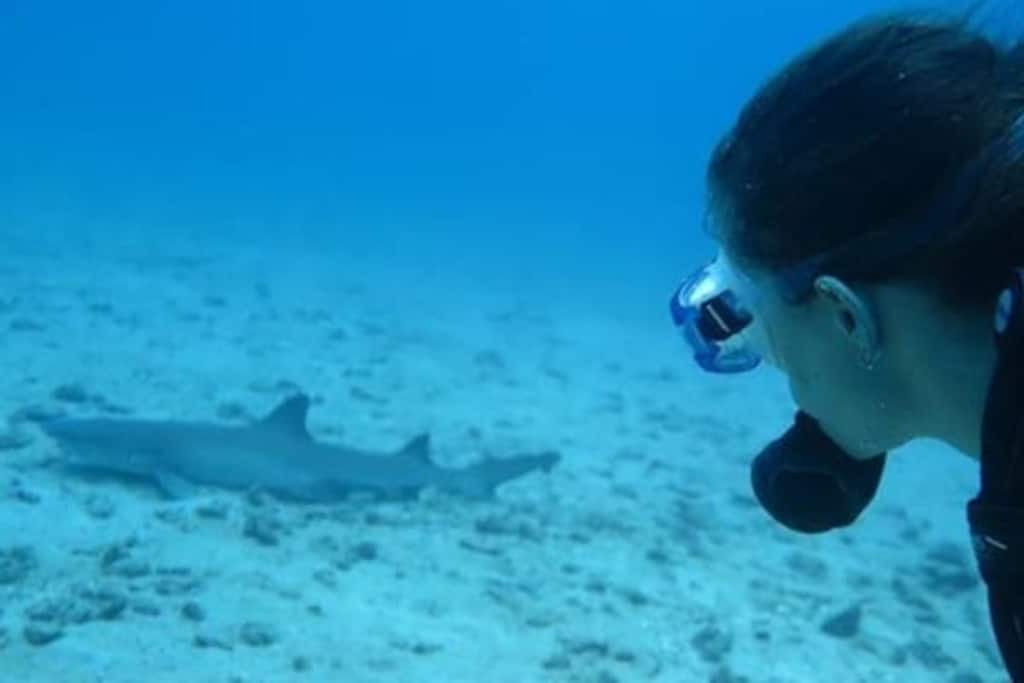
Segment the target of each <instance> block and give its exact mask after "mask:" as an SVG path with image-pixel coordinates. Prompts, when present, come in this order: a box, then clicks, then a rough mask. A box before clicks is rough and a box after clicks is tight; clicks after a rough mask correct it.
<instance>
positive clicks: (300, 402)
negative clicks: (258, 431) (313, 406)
mask: <svg viewBox="0 0 1024 683" xmlns="http://www.w3.org/2000/svg"><path fill="white" fill-rule="evenodd" d="M308 412H309V396H307V395H306V394H296V395H295V396H292V397H291V398H286V399H285V400H283V401H281V403H279V404H278V405H277V407H276V408H274V409H273V410H272V411H270V414H269V415H267V416H266V417H265V418H263V419H262V420H260V422H259V425H260V426H261V427H264V428H267V429H273V430H274V431H277V432H282V433H284V434H290V435H291V436H298V437H302V438H304V439H308V438H310V437H309V432H308V431H307V430H306V413H308Z"/></svg>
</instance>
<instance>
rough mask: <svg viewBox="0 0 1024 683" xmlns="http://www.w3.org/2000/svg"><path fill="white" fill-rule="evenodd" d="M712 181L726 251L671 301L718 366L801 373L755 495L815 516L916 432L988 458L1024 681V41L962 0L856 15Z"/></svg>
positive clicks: (859, 485)
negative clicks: (979, 19) (917, 10)
mask: <svg viewBox="0 0 1024 683" xmlns="http://www.w3.org/2000/svg"><path fill="white" fill-rule="evenodd" d="M707 185H708V195H709V197H708V210H707V220H706V224H707V226H706V227H707V229H708V231H709V232H710V234H711V235H712V237H713V238H714V239H715V241H716V242H717V244H718V248H719V249H718V254H717V257H716V258H715V259H714V260H713V261H712V262H711V263H710V264H709V265H707V266H706V267H704V268H702V269H700V270H699V271H698V272H697V273H694V274H693V275H692V276H690V277H689V278H687V279H686V280H685V281H684V282H683V283H682V285H681V286H680V287H679V289H678V291H676V292H675V294H674V295H673V296H672V298H671V304H670V309H671V315H672V318H673V321H674V322H675V324H676V326H677V327H678V328H679V329H680V331H681V332H682V334H683V336H684V337H685V339H686V340H687V342H688V343H689V345H690V348H691V350H692V353H693V355H694V358H695V360H696V361H697V363H698V364H699V365H700V366H701V367H702V368H704V369H705V370H707V371H710V372H718V373H734V372H743V371H746V370H750V369H753V368H754V367H757V366H758V365H760V364H762V363H764V364H767V365H770V366H773V367H775V368H777V369H778V370H780V371H781V372H782V373H784V374H785V376H786V377H787V379H788V381H789V386H790V390H791V393H792V396H793V398H794V401H795V403H796V409H795V419H794V422H793V425H792V427H790V428H789V430H788V431H786V433H785V434H783V435H782V436H781V437H779V438H778V439H777V440H776V441H774V442H773V443H771V444H769V445H768V446H767V447H766V448H765V449H764V450H763V451H762V452H761V453H759V454H758V455H757V456H756V457H755V458H754V460H753V464H752V467H751V480H752V485H753V490H754V492H755V494H756V496H757V498H758V500H759V502H760V503H761V505H762V506H763V507H764V508H765V509H766V510H767V512H768V513H769V514H770V515H771V516H772V517H773V518H774V519H775V520H777V521H778V522H779V523H781V524H783V525H785V526H787V527H789V528H791V529H794V530H797V531H800V532H804V533H821V532H826V531H828V530H830V529H835V528H838V527H843V526H847V525H849V524H852V523H853V522H854V521H855V520H856V519H857V517H858V516H859V515H860V513H861V512H862V511H863V510H864V508H865V507H866V506H867V505H868V503H869V502H870V501H871V499H872V497H873V496H874V495H875V492H876V489H877V487H878V484H879V481H880V479H881V477H882V472H883V469H884V467H885V461H886V457H887V454H888V453H889V452H890V451H892V450H893V449H895V448H898V447H899V446H901V445H903V444H906V443H907V442H909V441H911V440H913V439H917V438H934V439H938V440H941V441H943V442H945V443H947V444H950V445H951V446H953V447H954V448H956V449H958V450H959V451H961V452H962V453H964V454H966V455H968V456H970V457H973V458H975V459H977V460H979V462H980V485H979V489H978V492H977V495H976V496H975V497H974V498H973V499H971V500H970V501H968V502H967V505H966V514H967V520H968V522H969V526H970V530H971V536H972V539H971V540H972V542H973V547H974V552H975V556H976V559H977V563H978V569H979V573H980V575H981V577H982V579H983V580H984V582H985V586H986V591H987V596H988V607H989V613H990V616H991V624H992V628H993V631H994V633H995V637H996V641H997V642H998V645H999V648H1000V650H1001V654H1002V657H1003V660H1004V662H1005V664H1006V667H1007V670H1008V671H1009V673H1010V675H1011V676H1012V678H1013V680H1014V681H1019V682H1022V683H1024V41H1018V42H1016V43H1013V44H1003V43H999V42H997V41H995V40H993V39H991V38H989V37H986V36H985V35H984V34H983V33H982V32H981V31H980V30H977V29H976V28H975V27H972V25H971V20H970V18H969V17H963V16H955V17H942V16H937V15H933V14H929V15H926V16H922V15H917V14H909V13H906V14H889V15H884V16H875V17H869V18H867V19H864V20H861V21H859V22H857V23H855V24H853V25H850V26H848V27H846V28H844V29H842V30H841V31H839V32H838V33H836V34H834V35H832V36H830V37H828V38H827V39H826V40H824V41H823V42H821V43H820V44H818V45H816V46H813V47H812V48H810V49H809V50H807V51H806V52H804V53H803V54H801V55H799V56H798V57H796V58H795V59H794V60H793V61H792V62H790V63H789V64H788V65H787V66H785V68H784V69H783V70H782V71H781V72H780V73H778V74H777V75H775V76H774V77H773V78H771V79H769V80H767V81H766V82H765V83H764V84H763V85H761V87H760V88H759V89H758V91H757V92H756V93H755V94H754V96H753V97H752V99H751V100H750V101H749V102H748V103H747V104H746V105H745V106H744V107H743V109H742V111H741V112H740V114H739V116H738V118H737V119H736V121H735V123H734V124H733V125H732V127H731V129H730V130H729V131H728V132H727V134H726V135H725V136H724V137H723V139H722V140H720V141H719V143H718V144H717V146H716V147H715V149H714V151H713V153H712V156H711V159H710V161H709V164H708V169H707Z"/></svg>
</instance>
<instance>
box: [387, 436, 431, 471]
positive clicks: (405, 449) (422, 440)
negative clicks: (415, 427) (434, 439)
mask: <svg viewBox="0 0 1024 683" xmlns="http://www.w3.org/2000/svg"><path fill="white" fill-rule="evenodd" d="M395 457H397V458H412V459H413V460H418V461H420V462H425V463H427V464H430V465H433V464H434V461H433V460H431V459H430V434H427V433H423V434H419V435H418V436H414V437H413V438H411V439H409V441H408V443H406V444H405V445H404V446H402V447H401V448H399V449H398V450H397V451H396V452H395Z"/></svg>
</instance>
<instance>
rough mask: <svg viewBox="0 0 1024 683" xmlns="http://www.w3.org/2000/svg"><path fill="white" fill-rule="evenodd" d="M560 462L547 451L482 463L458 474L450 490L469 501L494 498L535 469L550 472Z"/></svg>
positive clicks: (555, 455)
mask: <svg viewBox="0 0 1024 683" xmlns="http://www.w3.org/2000/svg"><path fill="white" fill-rule="evenodd" d="M560 459H561V456H560V455H559V454H558V453H555V452H554V451H545V452H542V453H536V454H529V455H517V456H515V457H512V458H502V459H493V458H491V459H487V460H483V461H481V462H478V463H475V464H473V465H470V466H469V467H466V468H465V469H462V470H459V471H458V472H456V473H455V474H456V475H457V476H455V477H453V479H452V481H451V485H450V486H449V488H450V489H451V490H452V492H454V493H458V494H459V495H462V496H465V497H467V498H474V499H477V500H488V499H490V498H493V497H494V492H495V491H496V490H497V488H498V487H499V486H501V485H502V484H504V483H505V482H507V481H511V480H513V479H518V478H519V477H521V476H523V475H526V474H529V473H530V472H533V471H534V470H542V471H544V472H550V471H551V468H553V467H554V466H555V465H556V464H557V463H558V461H559V460H560Z"/></svg>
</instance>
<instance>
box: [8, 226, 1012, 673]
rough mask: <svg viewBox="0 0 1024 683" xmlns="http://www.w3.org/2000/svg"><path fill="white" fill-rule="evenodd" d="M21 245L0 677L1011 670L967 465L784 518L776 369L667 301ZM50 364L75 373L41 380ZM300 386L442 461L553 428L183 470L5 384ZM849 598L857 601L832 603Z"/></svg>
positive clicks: (201, 411) (377, 438)
mask: <svg viewBox="0 0 1024 683" xmlns="http://www.w3.org/2000/svg"><path fill="white" fill-rule="evenodd" d="M154 248H156V249H159V251H158V252H154V253H152V255H149V256H147V255H146V253H147V251H148V250H151V249H154ZM15 249H16V250H15V251H14V252H13V253H12V254H11V255H10V257H9V258H5V259H4V261H3V263H4V264H6V265H5V266H4V267H3V268H0V329H2V330H4V332H3V335H4V340H3V353H2V355H0V362H2V363H3V376H4V377H5V382H4V386H5V388H6V390H5V391H4V392H3V393H2V394H0V409H2V411H3V414H5V415H11V416H15V419H14V420H13V421H12V423H11V429H12V430H13V432H12V433H14V434H20V435H24V436H25V437H26V440H27V444H26V445H24V446H23V447H20V448H10V449H7V450H3V451H0V511H2V515H0V552H2V551H6V554H5V555H4V557H6V559H7V563H6V565H4V564H3V563H2V562H0V569H2V567H3V566H7V567H8V569H9V570H10V571H11V572H12V574H11V575H10V578H9V579H8V581H9V582H8V583H6V584H2V585H0V628H2V631H3V633H4V635H3V636H0V683H7V682H11V683H14V682H17V683H22V682H24V683H29V682H32V681H55V682H56V681H60V682H62V683H63V682H67V683H73V682H78V681H81V682H87V681H104V682H110V683H115V682H116V683H120V682H126V683H128V682H131V683H135V682H138V681H176V682H177V681H204V682H205V681H211V682H223V683H228V682H230V681H239V682H240V681H247V682H250V681H251V682H261V681H310V682H313V681H345V682H346V683H361V682H364V681H367V682H368V681H430V682H434V681H437V682H442V681H443V682H453V683H454V682H459V681H467V682H473V683H477V682H481V681H487V682H488V683H531V682H543V681H566V682H569V681H579V682H581V683H582V682H587V683H590V682H595V683H611V682H613V681H621V682H623V683H625V682H632V681H671V682H673V683H677V682H679V681H686V682H689V681H701V682H703V681H714V682H716V683H729V682H733V683H738V682H740V681H749V682H750V683H769V682H771V683H783V682H795V681H839V682H845V681H849V682H855V681H866V682H867V681H870V682H871V683H882V682H885V681H899V682H900V683H915V682H917V681H922V682H923V681H957V682H958V683H970V682H971V681H986V682H988V681H992V682H995V681H1002V680H1004V678H1005V677H1004V675H1003V674H1002V673H1001V669H1000V667H999V665H998V662H997V661H996V654H995V649H994V647H993V645H992V641H991V637H990V635H989V627H988V622H987V618H988V617H987V612H986V611H985V606H984V593H983V591H982V590H981V587H980V585H979V584H977V582H976V579H975V580H974V582H973V583H972V581H971V579H972V578H973V577H975V576H976V573H975V569H974V560H973V558H972V556H971V555H970V551H969V546H968V545H967V535H966V529H965V526H964V524H963V519H962V517H963V514H962V506H963V503H964V502H965V500H966V497H967V496H969V495H970V494H971V492H972V490H973V482H974V478H975V477H976V473H975V471H974V465H973V464H972V463H969V462H966V461H964V460H962V459H958V458H957V457H955V456H953V455H952V454H950V453H948V452H946V451H944V450H942V449H939V448H937V447H935V446H934V445H921V446H914V447H912V448H911V449H908V451H910V452H908V453H905V454H901V455H900V457H897V458H896V459H895V460H894V461H893V463H892V466H891V468H890V471H889V472H888V474H887V477H886V480H885V483H884V485H883V490H882V492H881V494H880V496H879V499H878V500H877V501H876V502H875V504H874V505H873V506H872V507H871V508H870V510H869V512H868V513H867V514H865V516H864V518H863V519H862V521H861V523H859V524H858V525H857V526H856V527H854V528H853V529H849V530H845V531H842V532H837V533H834V534H830V535H828V536H824V537H813V538H811V537H802V536H798V535H796V534H792V533H789V532H787V531H785V530H784V529H781V528H779V527H778V526H777V525H775V524H774V523H773V522H772V521H771V520H770V519H769V518H768V517H767V515H766V514H765V513H764V512H762V511H761V510H760V509H759V508H758V507H757V506H756V504H755V502H754V500H753V498H752V496H751V493H750V490H749V485H748V479H747V476H748V475H747V466H748V463H749V461H750V458H751V457H752V456H753V454H754V453H755V452H756V450H757V449H758V448H759V447H760V446H761V445H763V444H764V443H765V442H766V441H767V440H769V439H771V438H773V437H774V436H776V435H777V434H778V433H780V432H781V431H782V430H783V429H785V427H786V426H787V421H788V419H789V417H790V411H791V406H790V403H789V400H788V398H787V396H786V394H785V391H784V389H783V387H782V386H780V383H779V381H778V379H777V378H775V377H771V376H770V375H767V374H763V373H762V374H758V375H755V376H751V377H744V378H734V379H720V378H708V377H704V376H701V375H700V374H698V373H697V372H696V371H695V370H694V369H692V368H691V367H690V363H689V362H688V359H687V358H686V357H685V354H684V352H683V349H682V348H681V344H679V343H677V340H676V338H675V337H674V335H673V333H672V330H671V329H670V327H669V325H668V321H667V319H666V320H663V319H661V318H658V319H657V320H655V319H653V317H652V319H650V320H644V319H643V316H636V315H634V314H631V313H630V312H629V311H625V310H608V309H607V308H606V307H604V306H602V305H600V302H599V301H598V302H594V301H589V302H588V301H580V302H578V303H577V304H576V305H573V306H568V305H565V302H566V301H567V300H568V299H567V296H566V293H565V292H559V293H558V294H559V295H558V296H553V297H552V298H551V300H550V301H549V302H547V303H545V302H544V300H543V299H542V298H541V297H530V296H526V295H517V294H515V287H514V286H512V285H508V286H505V287H497V286H496V287H494V289H493V291H490V290H485V291H480V289H479V288H470V287H460V288H455V287H453V283H454V282H456V278H455V276H454V275H453V274H451V273H444V272H441V271H439V270H433V271H431V270H429V269H425V270H423V271H421V272H415V271H411V270H409V269H408V268H403V267H396V268H394V269H390V270H389V269H387V268H382V267H380V266H371V265H370V264H369V263H366V262H359V261H360V260H359V259H353V258H352V257H351V255H349V257H346V255H345V254H339V253H328V254H322V255H321V257H319V258H317V259H315V260H313V259H310V258H300V257H299V256H298V255H296V253H283V254H276V255H275V257H271V255H270V254H268V253H266V251H261V250H259V249H255V248H254V249H251V250H246V249H240V250H236V251H234V252H229V251H224V250H220V251H218V252H216V253H212V254H206V253H202V252H201V251H199V250H198V249H196V248H195V247H194V246H190V245H188V244H187V243H180V244H170V243H162V244H160V245H155V246H154V245H151V244H150V245H147V244H130V243H125V244H121V245H115V246H107V245H103V244H98V245H96V247H95V249H92V250H90V249H85V248H84V247H83V245H81V244H79V243H77V242H73V241H72V242H63V241H61V240H51V241H49V242H40V243H22V244H20V245H16V246H15ZM527 275H528V274H527ZM461 284H463V285H464V284H465V283H461ZM664 294H665V293H661V292H659V293H658V294H657V296H658V297H660V298H659V302H660V300H661V299H663V298H664V296H663V295H664ZM649 304H650V301H643V302H639V303H638V305H639V306H648V305H649ZM658 313H659V314H661V313H662V311H661V310H660V309H659V311H658ZM638 318H640V319H639V320H638ZM66 385H74V386H75V387H78V388H80V389H83V390H84V393H85V394H86V396H85V397H84V399H83V400H76V401H67V400H59V399H58V398H55V396H54V391H55V390H56V389H57V388H58V387H61V386H66ZM295 388H301V389H303V390H305V391H307V392H309V393H311V394H312V395H313V396H315V397H316V398H317V401H318V402H317V403H316V405H314V407H313V411H312V413H311V416H310V420H311V425H310V427H311V430H312V431H313V433H314V434H315V435H316V437H317V438H319V439H324V440H332V439H333V440H343V441H344V442H346V443H349V444H352V445H362V446H366V447H368V448H375V449H387V448H394V447H397V446H398V445H400V444H401V443H402V442H403V441H404V440H405V439H407V438H409V437H410V436H412V435H414V434H416V433H417V432H419V431H422V430H429V431H430V432H431V433H432V436H433V443H434V447H435V449H436V457H437V459H438V460H439V461H440V462H442V463H444V464H446V465H449V466H456V465H461V464H465V463H468V462H471V461H473V460H475V459H476V458H478V457H481V456H482V455H485V454H488V453H489V454H493V455H496V456H500V455H507V454H511V453H514V452H517V451H527V450H539V449H547V448H556V449H558V450H560V451H561V452H562V454H563V461H562V463H561V464H560V465H559V466H558V467H557V468H556V469H555V470H554V472H552V473H551V474H550V475H543V474H535V475H531V476H529V477H527V478H524V479H522V480H520V481H516V482H513V483H511V484H509V485H507V486H506V487H504V488H503V489H502V490H501V492H500V495H499V499H498V501H496V502H494V503H491V504H468V503H465V502H462V501H459V500H453V499H448V498H444V497H442V496H438V495H430V494H428V495H425V496H424V497H423V499H422V500H421V501H417V502H415V503H408V504H375V503H367V502H352V503H346V504H344V505H338V506H312V507H310V506H292V505H284V504H280V503H277V502H275V501H272V500H267V499H263V500H258V499H257V500H250V499H249V498H250V497H247V496H242V495H234V494H229V493H226V492H218V491H207V492H204V494H203V495H202V496H201V497H200V498H197V499H195V500H188V501H184V502H173V501H167V500H164V499H162V498H161V496H160V495H159V493H158V492H157V491H156V490H155V489H153V488H152V487H149V486H145V485H127V484H125V483H124V482H121V481H117V480H109V479H102V480H97V479H85V478H83V477H80V476H73V475H70V474H68V473H66V472H64V471H62V470H61V469H60V468H59V467H58V466H57V461H56V456H57V452H56V449H55V446H54V444H53V443H51V442H50V441H48V440H47V439H46V438H45V437H44V436H43V435H41V434H40V433H39V432H38V431H37V430H35V428H34V427H33V426H32V424H31V423H30V422H28V421H25V420H23V419H21V418H20V417H18V416H22V415H24V411H25V409H26V408H29V407H37V408H41V409H45V410H60V411H64V412H67V413H70V414H74V415H95V414H101V413H103V412H105V411H110V410H111V409H112V407H115V408H121V409H124V410H127V411H130V412H131V413H133V414H135V415H138V416H149V417H167V418H171V417H174V418H195V419H217V416H218V415H225V414H229V413H230V414H235V415H249V416H258V415H260V414H261V413H263V412H265V411H267V410H269V409H270V408H271V407H272V406H273V405H274V404H275V403H276V401H278V400H279V399H280V398H281V397H283V396H285V395H287V394H288V393H289V392H290V391H292V390H294V389H295ZM72 398H82V397H73V396H72ZM251 519H255V520H258V521H260V523H262V524H263V525H265V526H268V527H269V528H270V529H271V530H272V531H273V533H274V534H275V535H276V537H277V542H276V544H275V545H264V544H261V543H260V542H258V541H257V540H255V539H254V538H252V537H250V536H247V535H246V533H245V528H246V522H247V520H251ZM18 546H22V547H28V548H31V553H30V554H31V555H34V561H33V560H32V559H28V560H27V563H28V565H27V566H26V567H25V569H26V570H25V571H22V572H19V571H16V570H11V569H10V568H11V567H14V566H15V565H18V562H19V561H18V558H19V557H21V558H22V560H25V557H26V556H25V555H24V553H22V554H21V555H19V554H18V553H16V552H12V551H11V549H12V548H15V547H18ZM944 546H945V547H948V548H947V554H948V555H949V557H948V558H947V559H942V558H939V559H934V558H933V559H929V554H930V553H931V554H933V555H934V553H935V550H936V548H940V549H941V548H942V547H944ZM22 564H24V562H22ZM3 576H4V574H3V571H2V570H0V577H3ZM929 577H932V578H934V579H935V580H934V581H932V582H931V583H929V582H928V579H929ZM935 577H938V578H935ZM958 580H961V581H963V582H964V583H965V584H966V585H965V586H963V587H962V588H957V581H958ZM186 605H190V606H189V607H188V608H187V609H186V607H185V606H186ZM854 605H860V606H861V608H862V619H861V622H860V626H859V629H857V632H856V634H854V635H852V636H850V637H834V636H831V635H828V634H827V633H825V632H823V630H822V628H821V625H822V624H823V623H824V622H825V621H826V620H827V619H829V618H830V617H832V616H834V615H836V614H837V613H839V612H841V611H843V610H845V609H847V608H849V607H851V606H854ZM183 609H184V610H185V611H187V612H189V614H191V615H192V616H191V618H190V617H188V616H185V614H184V613H183ZM199 613H201V616H202V619H200V620H197V619H196V617H198V616H200V614H199ZM77 622H80V623H77ZM27 628H28V629H29V633H30V635H32V636H33V637H34V638H40V639H47V638H52V637H56V639H55V640H52V641H51V642H48V643H46V644H30V643H29V642H28V639H27V637H26V629H27ZM970 673H973V675H974V676H976V677H975V678H972V677H970V676H969V675H968V674H970ZM957 675H960V676H961V677H960V678H957V677H956V676H957Z"/></svg>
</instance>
